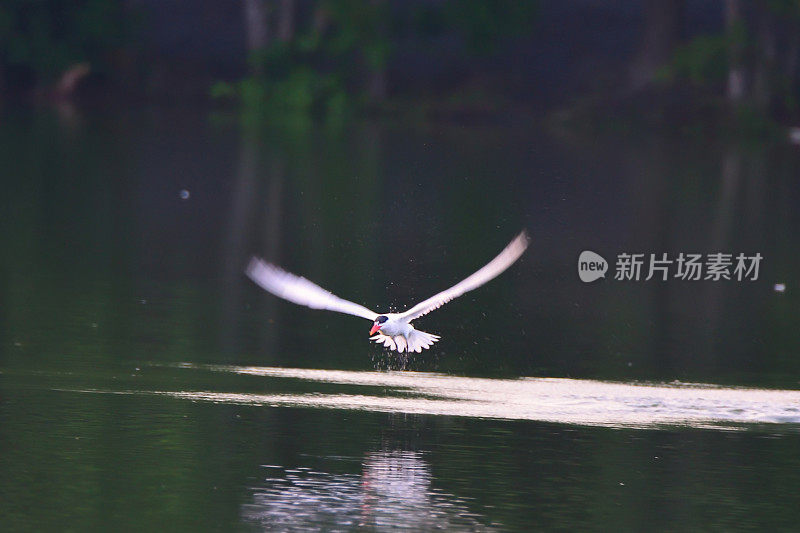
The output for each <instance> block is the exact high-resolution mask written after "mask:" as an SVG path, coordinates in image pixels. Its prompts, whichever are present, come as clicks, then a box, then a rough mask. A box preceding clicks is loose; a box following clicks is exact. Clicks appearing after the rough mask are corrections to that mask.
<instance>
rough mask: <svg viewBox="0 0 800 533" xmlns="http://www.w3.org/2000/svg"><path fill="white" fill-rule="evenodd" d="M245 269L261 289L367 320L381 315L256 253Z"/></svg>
mask: <svg viewBox="0 0 800 533" xmlns="http://www.w3.org/2000/svg"><path fill="white" fill-rule="evenodd" d="M245 272H246V273H247V275H248V276H249V277H250V279H252V280H253V281H254V282H256V283H257V284H258V285H259V286H260V287H261V288H262V289H264V290H266V291H269V292H271V293H272V294H274V295H275V296H279V297H281V298H283V299H284V300H289V301H290V302H293V303H296V304H300V305H305V306H307V307H310V308H312V309H326V310H328V311H338V312H339V313H347V314H348V315H355V316H360V317H362V318H366V319H367V320H375V319H376V318H377V317H378V313H373V312H372V311H370V310H369V309H367V308H366V307H363V306H361V305H358V304H356V303H353V302H350V301H347V300H344V299H342V298H339V297H338V296H336V295H335V294H333V293H331V292H328V291H326V290H325V289H323V288H322V287H320V286H319V285H316V284H315V283H312V282H310V281H308V280H307V279H306V278H301V277H300V276H295V275H294V274H291V273H289V272H286V271H285V270H283V269H281V268H279V267H277V266H275V265H273V264H271V263H267V262H266V261H263V260H261V259H259V258H257V257H254V258H252V259H251V260H250V263H249V264H248V265H247V270H246V271H245Z"/></svg>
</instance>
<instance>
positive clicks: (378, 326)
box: [369, 315, 389, 335]
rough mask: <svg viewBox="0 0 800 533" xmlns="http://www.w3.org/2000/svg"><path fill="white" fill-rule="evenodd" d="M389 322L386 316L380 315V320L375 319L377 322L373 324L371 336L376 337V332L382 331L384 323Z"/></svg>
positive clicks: (370, 331)
mask: <svg viewBox="0 0 800 533" xmlns="http://www.w3.org/2000/svg"><path fill="white" fill-rule="evenodd" d="M387 320H389V317H388V316H386V315H380V316H379V317H378V318H376V319H375V322H374V323H373V324H372V329H370V330H369V334H370V335H375V332H376V331H378V330H379V329H381V326H383V324H384V322H386V321H387Z"/></svg>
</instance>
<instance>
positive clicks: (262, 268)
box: [247, 231, 528, 353]
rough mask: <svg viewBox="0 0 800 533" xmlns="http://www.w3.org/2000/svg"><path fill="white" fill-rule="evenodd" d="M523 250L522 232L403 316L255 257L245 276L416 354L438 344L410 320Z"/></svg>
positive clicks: (474, 286) (497, 270)
mask: <svg viewBox="0 0 800 533" xmlns="http://www.w3.org/2000/svg"><path fill="white" fill-rule="evenodd" d="M527 247H528V234H527V233H526V232H525V231H523V232H522V233H520V234H519V235H517V236H516V237H515V238H514V240H512V241H511V242H510V243H509V244H508V246H506V247H505V248H504V249H503V251H502V252H500V254H498V256H497V257H495V258H494V259H492V260H491V261H490V262H489V263H488V264H487V265H486V266H484V267H483V268H481V269H480V270H478V271H477V272H475V273H474V274H472V275H471V276H469V277H468V278H466V279H465V280H463V281H461V282H460V283H457V284H456V285H453V286H452V287H450V288H449V289H447V290H445V291H442V292H440V293H438V294H436V295H434V296H431V297H430V298H428V299H427V300H425V301H424V302H421V303H418V304H417V305H415V306H414V307H412V308H411V309H409V310H408V311H405V312H403V313H386V314H383V315H379V314H378V313H375V312H373V311H370V310H369V309H367V308H366V307H363V306H361V305H358V304H356V303H353V302H350V301H348V300H344V299H342V298H339V297H338V296H336V295H334V294H332V293H330V292H328V291H326V290H325V289H323V288H322V287H320V286H319V285H316V284H314V283H312V282H310V281H308V280H307V279H305V278H301V277H299V276H295V275H294V274H290V273H289V272H286V271H284V270H282V269H281V268H279V267H277V266H275V265H273V264H270V263H267V262H265V261H263V260H261V259H258V258H255V257H254V258H253V259H251V260H250V264H249V265H248V266H247V275H248V276H250V279H252V280H253V281H254V282H256V283H257V284H258V285H260V286H261V287H262V288H263V289H265V290H267V291H269V292H271V293H272V294H274V295H275V296H279V297H281V298H284V299H286V300H288V301H290V302H294V303H296V304H300V305H305V306H308V307H311V308H312V309H327V310H329V311H338V312H340V313H347V314H350V315H355V316H360V317H362V318H366V319H367V320H371V321H372V322H373V324H372V329H370V331H369V334H370V335H374V336H373V337H371V340H374V341H375V342H378V343H382V344H383V345H384V346H386V347H387V348H390V349H392V350H397V351H398V352H403V351H406V352H417V353H420V352H422V350H423V349H424V348H430V346H431V345H432V344H433V343H434V342H436V341H438V340H439V336H438V335H433V334H431V333H425V332H424V331H419V330H417V329H415V328H414V326H412V325H411V322H412V321H413V320H416V319H417V318H419V317H421V316H423V315H426V314H428V313H430V312H431V311H433V310H435V309H438V308H439V307H441V306H442V305H444V304H446V303H447V302H449V301H450V300H452V299H453V298H457V297H459V296H461V295H462V294H464V293H466V292H469V291H471V290H473V289H477V288H478V287H480V286H481V285H483V284H484V283H486V282H488V281H490V280H492V279H494V278H495V277H497V276H498V275H500V274H501V273H502V272H503V271H505V270H506V269H507V268H508V267H510V266H511V265H512V264H514V262H515V261H516V260H517V259H519V257H520V256H521V255H522V253H523V252H524V251H525V249H526V248H527Z"/></svg>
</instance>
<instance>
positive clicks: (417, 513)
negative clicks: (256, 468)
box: [242, 450, 491, 531]
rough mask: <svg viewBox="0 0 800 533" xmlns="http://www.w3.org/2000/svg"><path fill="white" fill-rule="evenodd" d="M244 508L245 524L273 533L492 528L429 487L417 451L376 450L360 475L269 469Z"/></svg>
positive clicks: (427, 468)
mask: <svg viewBox="0 0 800 533" xmlns="http://www.w3.org/2000/svg"><path fill="white" fill-rule="evenodd" d="M269 468H270V470H271V477H270V478H269V479H267V481H266V483H265V484H264V485H262V486H259V487H255V488H254V489H253V490H254V493H253V501H252V503H250V504H246V505H244V506H243V508H242V513H243V517H244V519H245V520H246V521H248V522H250V523H255V524H261V525H265V526H267V527H268V528H269V529H272V530H281V531H284V530H289V531H296V530H303V531H305V530H309V531H318V530H337V531H339V530H351V529H357V528H367V529H368V530H370V531H372V530H377V531H382V530H388V529H392V530H394V529H405V530H410V531H433V530H443V531H448V530H457V531H484V530H490V529H491V526H488V527H487V526H486V525H485V524H484V522H483V521H484V520H485V518H484V517H482V516H480V515H478V514H476V513H474V512H472V511H471V510H470V509H469V507H468V506H467V505H466V503H465V502H464V501H463V500H461V499H459V498H457V497H456V496H454V495H452V494H448V493H446V492H443V491H441V490H439V489H436V488H435V487H434V486H433V475H432V474H431V470H430V465H428V463H427V461H426V460H425V458H424V455H423V454H422V453H421V452H417V451H409V450H380V451H375V452H369V453H367V454H366V455H365V456H364V459H363V462H362V472H361V475H358V474H330V473H326V472H319V471H313V470H310V469H308V468H302V467H301V468H296V469H289V470H283V469H281V470H282V472H283V476H280V475H278V472H276V471H274V470H273V469H275V468H277V467H274V466H271V467H269Z"/></svg>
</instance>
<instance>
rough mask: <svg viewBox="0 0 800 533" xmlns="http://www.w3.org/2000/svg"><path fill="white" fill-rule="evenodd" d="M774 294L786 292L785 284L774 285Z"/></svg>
mask: <svg viewBox="0 0 800 533" xmlns="http://www.w3.org/2000/svg"><path fill="white" fill-rule="evenodd" d="M773 289H775V292H785V291H786V284H785V283H776V284H775V286H774V287H773Z"/></svg>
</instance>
